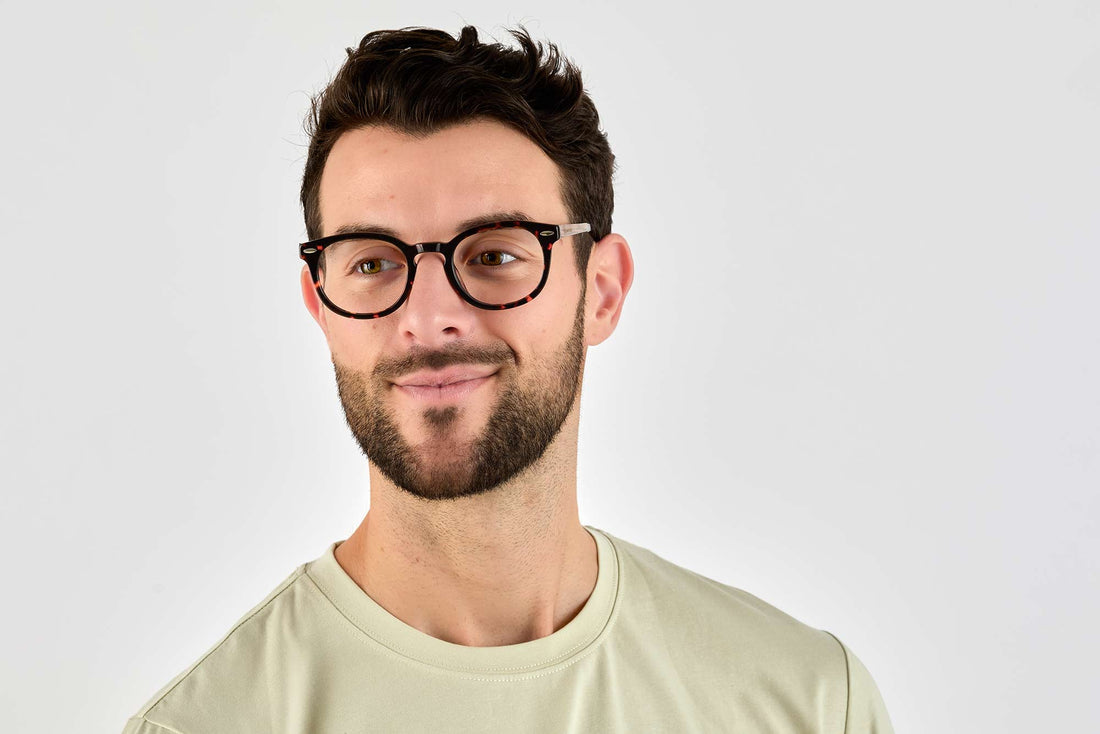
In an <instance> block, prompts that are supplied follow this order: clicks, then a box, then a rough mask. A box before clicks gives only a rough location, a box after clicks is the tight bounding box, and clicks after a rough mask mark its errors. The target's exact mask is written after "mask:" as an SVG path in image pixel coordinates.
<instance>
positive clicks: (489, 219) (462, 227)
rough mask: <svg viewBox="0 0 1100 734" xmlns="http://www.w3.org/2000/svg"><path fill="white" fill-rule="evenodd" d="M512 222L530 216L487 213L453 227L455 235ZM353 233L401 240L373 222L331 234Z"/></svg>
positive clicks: (526, 218) (507, 212) (526, 219)
mask: <svg viewBox="0 0 1100 734" xmlns="http://www.w3.org/2000/svg"><path fill="white" fill-rule="evenodd" d="M512 221H531V217H530V215H528V214H527V213H525V212H521V211H518V210H514V211H500V212H489V213H488V214H482V215H480V216H476V217H471V218H470V219H464V220H462V221H461V222H459V223H458V224H457V225H455V230H454V231H455V234H458V233H459V232H465V231H466V230H468V229H473V228H474V227H480V226H481V225H483V224H492V223H494V222H512ZM353 232H370V233H371V234H384V235H387V236H388V237H393V238H395V239H401V238H400V236H399V235H398V234H397V230H395V229H393V228H392V227H387V226H386V225H384V224H376V223H374V222H366V221H361V222H351V223H349V224H341V225H340V226H339V227H337V228H336V231H335V232H333V234H352V233H353Z"/></svg>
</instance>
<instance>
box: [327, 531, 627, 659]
mask: <svg viewBox="0 0 1100 734" xmlns="http://www.w3.org/2000/svg"><path fill="white" fill-rule="evenodd" d="M585 529H586V530H587V531H588V532H589V534H590V535H591V536H592V537H593V538H594V539H595V541H596V560H597V564H598V570H597V575H596V586H595V588H594V589H593V590H592V594H591V596H589V597H588V601H587V602H585V605H584V607H582V608H581V610H580V612H578V613H577V616H575V617H573V619H571V620H570V621H569V623H568V624H566V625H565V626H564V627H562V628H561V629H559V630H557V631H556V632H554V633H553V634H551V635H548V636H546V637H542V638H540V639H537V640H531V641H529V642H521V643H518V644H515V645H503V646H498V647H469V646H466V645H457V644H455V643H453V642H447V641H446V640H440V639H438V638H435V637H432V636H431V635H429V634H426V633H424V632H421V631H420V630H418V629H416V628H415V627H413V626H411V625H408V624H406V623H405V622H402V621H401V620H400V619H398V618H397V617H395V616H393V615H392V614H390V613H389V612H388V611H386V610H385V609H384V608H383V607H382V606H380V605H379V604H378V603H377V602H376V601H374V599H371V598H370V597H369V596H368V595H367V594H366V593H365V592H364V591H363V590H362V589H360V588H359V586H358V585H357V584H356V583H355V582H354V581H353V580H352V579H351V577H350V576H348V575H347V573H346V572H345V571H344V569H343V568H342V567H341V566H340V564H339V563H337V561H336V556H335V554H334V551H335V550H336V547H337V545H339V543H333V544H332V545H331V546H329V548H328V550H327V551H325V553H324V555H322V556H321V557H320V558H318V559H317V560H315V561H313V562H312V563H309V564H307V566H306V574H307V575H308V576H309V578H310V579H311V580H312V581H313V582H314V583H315V584H316V585H317V587H318V588H319V589H320V590H321V592H322V593H323V594H324V595H325V596H326V597H327V598H328V600H329V601H330V602H332V604H333V606H335V607H336V609H337V610H339V612H340V613H341V614H342V615H343V616H344V617H345V618H346V619H347V620H348V621H349V622H350V623H351V624H352V625H354V626H355V628H356V629H357V630H358V631H359V632H361V633H362V634H364V635H366V636H367V637H368V638H370V640H373V641H374V642H376V643H378V644H379V645H381V646H383V647H384V648H386V649H387V650H389V651H390V652H392V653H395V654H396V655H399V656H401V657H403V658H407V659H410V660H414V661H417V662H419V663H423V664H425V665H429V666H431V667H433V668H437V669H441V670H447V671H451V672H455V673H464V674H468V675H469V674H473V675H478V676H494V677H506V678H507V677H521V678H526V677H531V676H530V675H529V674H531V673H535V672H538V674H540V675H543V674H545V673H547V672H552V669H556V668H562V667H567V666H569V665H572V664H573V663H575V662H577V661H578V660H580V659H581V658H583V657H585V656H586V655H588V654H589V653H590V652H592V651H593V650H595V649H596V647H597V646H598V644H599V642H600V641H601V640H602V639H603V638H604V636H606V634H607V631H608V630H609V629H610V627H611V623H612V621H613V620H614V617H615V612H616V610H617V609H618V600H619V599H620V598H621V591H620V586H621V583H620V579H621V578H622V573H621V568H620V561H619V556H618V553H617V552H616V550H615V546H614V545H613V544H612V542H611V540H610V539H609V538H608V537H607V535H605V534H604V533H603V532H602V531H600V530H598V529H596V528H592V527H589V526H585Z"/></svg>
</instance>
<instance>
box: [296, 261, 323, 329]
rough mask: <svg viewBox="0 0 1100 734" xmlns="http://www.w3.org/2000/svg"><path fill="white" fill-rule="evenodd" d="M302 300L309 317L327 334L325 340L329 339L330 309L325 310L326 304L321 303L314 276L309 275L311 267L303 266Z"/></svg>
mask: <svg viewBox="0 0 1100 734" xmlns="http://www.w3.org/2000/svg"><path fill="white" fill-rule="evenodd" d="M301 280H302V300H303V301H305V303H306V310H308V311H309V315H310V316H312V317H313V320H314V321H316V322H317V325H318V326H320V327H321V331H323V332H324V333H325V339H326V340H327V339H328V321H327V318H328V309H327V308H325V304H323V303H321V299H320V298H318V296H317V286H315V285H314V284H313V276H312V275H310V274H309V266H308V265H303V266H302V278H301Z"/></svg>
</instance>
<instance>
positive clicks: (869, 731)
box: [834, 635, 894, 734]
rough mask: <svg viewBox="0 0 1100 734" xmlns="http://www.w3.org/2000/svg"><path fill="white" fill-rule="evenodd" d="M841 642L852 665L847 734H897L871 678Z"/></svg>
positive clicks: (850, 667)
mask: <svg viewBox="0 0 1100 734" xmlns="http://www.w3.org/2000/svg"><path fill="white" fill-rule="evenodd" d="M835 637H836V636H835V635H834V638H835ZM837 642H839V643H840V647H841V649H842V650H844V658H845V661H846V663H847V665H848V713H847V716H846V718H845V723H844V734H894V727H893V726H892V725H891V723H890V715H889V714H888V713H886V704H885V703H884V702H883V700H882V694H881V693H879V690H878V686H876V685H875V681H874V679H873V678H871V674H870V673H869V672H868V671H867V668H866V667H864V665H863V663H862V662H860V660H859V658H857V657H856V656H855V654H853V653H852V651H851V650H849V649H848V647H847V646H846V645H845V644H844V643H843V642H840V640H839V639H837Z"/></svg>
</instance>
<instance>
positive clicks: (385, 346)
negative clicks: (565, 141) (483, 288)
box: [303, 122, 585, 499]
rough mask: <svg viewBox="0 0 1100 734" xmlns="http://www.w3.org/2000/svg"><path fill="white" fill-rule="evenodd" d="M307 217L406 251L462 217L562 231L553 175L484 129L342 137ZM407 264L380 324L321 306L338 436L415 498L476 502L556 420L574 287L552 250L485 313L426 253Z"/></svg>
mask: <svg viewBox="0 0 1100 734" xmlns="http://www.w3.org/2000/svg"><path fill="white" fill-rule="evenodd" d="M320 210H321V218H322V222H323V228H324V233H325V234H331V233H333V232H335V231H336V230H337V229H338V228H340V227H349V226H351V227H354V228H355V229H361V230H363V229H365V230H371V229H378V228H379V227H384V228H387V229H390V230H394V231H395V233H396V234H397V236H399V237H400V238H401V239H403V240H404V241H406V242H410V243H411V242H424V241H447V240H449V239H451V238H452V237H454V236H455V235H456V234H458V232H459V230H460V229H461V226H460V224H461V223H462V222H466V221H468V220H471V219H473V218H477V217H489V216H492V217H493V218H499V219H512V218H524V219H530V220H533V221H538V222H546V223H552V224H564V223H566V222H568V221H569V220H568V219H567V215H566V212H565V208H564V206H563V204H562V202H561V195H560V189H559V174H558V170H557V167H556V166H555V165H554V163H553V162H552V161H551V160H550V159H549V158H547V157H546V155H545V154H544V153H543V152H542V151H541V150H540V149H539V148H538V146H536V145H535V144H534V143H532V142H531V141H530V140H528V139H527V138H526V137H524V136H523V135H521V134H520V133H518V132H516V131H514V130H512V129H511V128H508V127H506V126H504V125H501V124H499V123H494V122H477V123H472V124H467V125H462V126H456V127H452V128H448V129H446V130H443V131H440V132H438V133H435V134H433V135H430V136H428V137H426V138H413V137H410V136H407V135H405V134H403V133H399V132H396V131H394V130H392V129H390V128H377V127H376V128H367V129H361V130H356V131H352V132H348V133H345V134H344V135H342V136H341V137H340V138H339V139H338V140H337V142H336V144H335V146H333V149H332V151H331V153H330V154H329V157H328V160H327V162H326V164H325V169H324V174H323V176H322V179H321V191H320ZM494 215H497V216H494ZM417 262H418V266H417V273H416V280H415V282H414V284H413V290H412V293H411V294H410V296H409V299H408V300H407V301H406V302H405V303H404V304H403V305H402V306H401V308H399V309H398V310H397V311H396V312H394V313H392V314H390V315H389V316H385V317H383V318H381V319H374V320H357V319H348V318H344V317H341V316H339V315H337V314H334V313H332V312H331V311H328V310H327V309H325V308H324V307H323V306H321V307H320V309H319V311H317V313H316V317H317V319H318V322H319V323H320V324H321V326H322V328H323V329H324V331H325V334H326V337H327V339H328V343H329V347H330V349H331V350H332V359H333V365H334V367H335V370H336V380H337V386H338V389H339V393H340V400H341V402H342V403H343V406H344V414H345V416H346V418H347V421H348V425H349V426H350V428H351V430H352V433H353V434H354V436H355V438H356V440H357V441H358V442H359V445H360V447H361V448H362V449H363V451H364V453H366V455H367V457H368V458H369V459H370V460H371V462H372V463H373V464H374V465H375V466H376V467H377V468H378V469H379V470H381V471H382V473H383V474H385V475H386V476H387V477H389V478H390V479H391V480H392V481H393V482H394V483H395V484H396V485H397V486H399V487H402V488H403V489H405V490H406V491H408V492H410V493H412V494H414V495H416V496H419V497H422V498H425V499H444V498H454V497H461V496H465V495H471V494H477V493H480V492H484V491H487V490H489V489H492V488H494V487H496V486H498V485H499V484H501V483H502V482H504V481H506V480H508V479H510V478H511V477H513V476H515V475H516V474H518V473H519V472H521V471H522V470H524V469H525V468H527V467H529V466H530V465H531V464H532V463H534V462H535V461H537V460H538V459H539V458H540V457H541V456H542V454H543V452H544V450H545V449H546V447H547V446H548V445H549V444H550V442H551V441H552V440H553V438H554V437H555V435H557V433H558V431H559V429H560V428H561V426H562V423H563V422H564V421H565V419H566V417H567V416H568V415H569V412H570V411H571V410H572V408H573V405H574V401H575V399H576V396H577V394H578V391H579V388H580V382H581V373H582V370H583V364H584V329H585V314H584V281H583V280H582V279H581V277H580V276H579V275H578V273H577V270H576V265H575V262H574V256H573V247H572V243H571V242H570V241H569V240H563V241H561V242H560V243H557V244H556V245H555V246H554V249H553V258H552V262H551V267H550V275H549V279H548V281H547V284H546V287H545V288H544V289H543V291H542V292H541V293H540V294H539V296H538V297H537V298H536V299H535V300H533V301H531V302H530V303H527V304H525V305H523V306H520V307H518V308H513V309H508V310H504V311H487V310H483V309H479V308H476V307H475V306H472V305H470V304H469V303H466V302H465V301H463V300H462V298H461V297H460V296H459V295H458V294H457V293H455V291H454V290H453V289H452V288H451V286H450V284H449V283H448V282H447V278H446V275H445V273H444V270H443V256H442V255H438V254H433V253H429V254H424V255H420V256H418V260H417ZM303 279H304V280H303V288H304V289H306V290H308V288H312V283H309V284H308V288H307V283H306V281H307V280H308V277H307V276H306V275H305V273H304V274H303ZM308 302H309V298H308V296H307V303H308ZM438 384H443V385H444V387H442V388H439V387H434V385H438Z"/></svg>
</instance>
